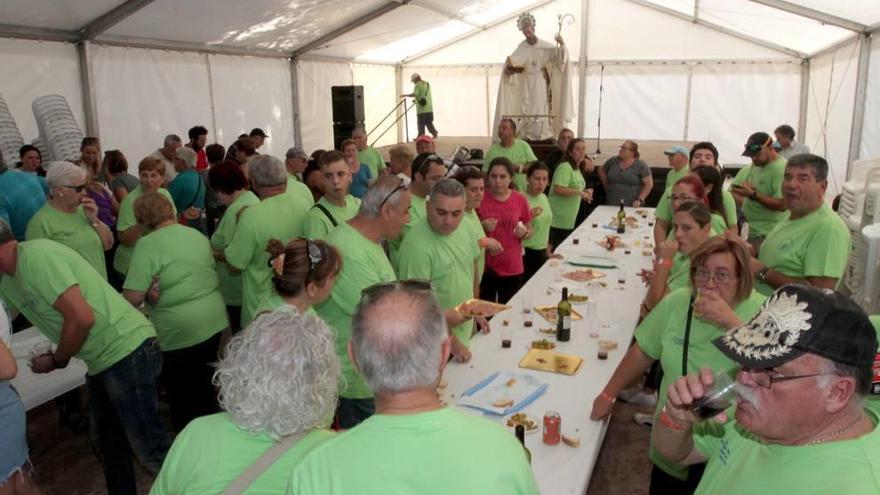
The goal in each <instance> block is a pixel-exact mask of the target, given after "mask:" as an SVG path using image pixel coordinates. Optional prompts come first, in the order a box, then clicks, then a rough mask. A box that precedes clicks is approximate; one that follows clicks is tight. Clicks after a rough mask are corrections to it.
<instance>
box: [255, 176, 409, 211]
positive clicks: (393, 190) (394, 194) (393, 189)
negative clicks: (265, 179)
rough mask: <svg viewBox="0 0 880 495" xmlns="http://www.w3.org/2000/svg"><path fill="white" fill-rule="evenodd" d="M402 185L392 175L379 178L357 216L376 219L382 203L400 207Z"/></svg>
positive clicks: (362, 200) (364, 199)
mask: <svg viewBox="0 0 880 495" xmlns="http://www.w3.org/2000/svg"><path fill="white" fill-rule="evenodd" d="M251 170H253V165H251ZM251 174H253V172H251ZM402 185H403V180H402V179H401V178H400V177H397V176H394V175H385V176H382V177H379V178H378V179H376V181H375V182H373V183H372V184H371V185H370V187H369V188H367V192H366V193H364V197H363V198H361V208H360V210H359V211H358V214H360V215H364V216H365V217H368V218H378V217H379V214H380V213H381V211H380V209H381V207H382V202H383V201H384V202H385V204H386V205H392V206H394V207H395V208H396V207H397V206H399V205H400V198H401V196H403V192H405V191H406V188H401V187H400V186H402Z"/></svg>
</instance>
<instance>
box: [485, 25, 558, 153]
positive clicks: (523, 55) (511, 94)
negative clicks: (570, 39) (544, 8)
mask: <svg viewBox="0 0 880 495" xmlns="http://www.w3.org/2000/svg"><path fill="white" fill-rule="evenodd" d="M516 26H517V28H518V29H519V30H520V31H521V32H522V33H523V35H524V36H525V40H523V41H522V42H521V43H520V44H519V46H517V47H516V50H514V52H513V53H512V54H511V55H510V56H509V57H507V60H506V61H505V64H504V73H503V74H502V75H501V83H500V84H499V85H498V102H497V105H496V107H495V125H494V132H495V133H497V132H498V125H499V123H500V122H501V119H503V118H509V119H513V120H514V121H515V122H516V124H517V130H518V131H519V136H520V137H521V138H523V139H528V140H532V141H537V140H541V139H547V138H552V137H554V136H556V135H557V134H558V133H559V131H561V130H562V129H563V128H564V127H566V125H567V123H568V122H570V121H571V120H572V118H573V116H574V109H573V106H572V96H571V85H570V84H569V82H570V78H569V75H568V50H567V49H566V47H565V42H564V41H563V40H562V36H560V34H559V33H557V34H556V45H553V44H551V43H548V42H546V41H542V40H540V39H538V37H537V36H536V35H535V17H534V16H533V15H531V14H529V13H524V14H522V15H520V16H519V18H518V19H517V21H516ZM560 26H561V24H560Z"/></svg>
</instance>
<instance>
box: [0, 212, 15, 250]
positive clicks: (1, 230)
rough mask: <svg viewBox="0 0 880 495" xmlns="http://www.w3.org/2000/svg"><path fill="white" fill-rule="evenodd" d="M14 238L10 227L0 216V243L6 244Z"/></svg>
mask: <svg viewBox="0 0 880 495" xmlns="http://www.w3.org/2000/svg"><path fill="white" fill-rule="evenodd" d="M14 240H15V234H13V233H12V227H10V226H9V224H8V223H6V220H3V219H2V218H0V244H6V243H7V242H9V241H14Z"/></svg>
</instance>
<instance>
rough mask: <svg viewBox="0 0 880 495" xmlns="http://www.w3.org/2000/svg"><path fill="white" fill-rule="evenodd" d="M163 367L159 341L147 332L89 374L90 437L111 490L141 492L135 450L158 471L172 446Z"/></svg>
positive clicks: (152, 468) (141, 460)
mask: <svg viewBox="0 0 880 495" xmlns="http://www.w3.org/2000/svg"><path fill="white" fill-rule="evenodd" d="M161 369H162V353H161V351H160V350H159V343H158V342H157V341H156V339H155V338H149V339H147V340H144V341H143V343H141V345H140V346H139V347H138V348H137V349H135V350H134V351H132V352H131V354H129V355H128V356H126V357H124V358H122V359H120V360H119V361H117V362H116V364H114V365H113V366H111V367H109V368H107V369H106V370H104V371H102V372H100V373H98V374H96V375H89V376H87V377H86V386H87V387H88V391H89V413H90V419H91V431H92V441H93V443H94V445H95V447H96V450H97V453H98V457H99V458H100V459H101V463H102V465H103V469H104V480H105V481H106V482H107V491H108V493H110V494H111V495H115V494H136V493H137V483H136V481H135V475H134V464H133V463H132V459H131V456H132V454H134V455H136V456H137V458H138V460H139V461H140V463H141V464H142V465H143V466H144V467H145V468H146V469H147V471H149V472H150V473H151V474H154V475H155V474H156V473H158V472H159V469H160V468H161V467H162V461H164V460H165V454H167V453H168V448H169V447H171V437H170V436H169V435H168V430H166V429H165V426H164V425H163V424H162V421H161V420H160V419H159V397H158V393H157V390H156V379H157V378H158V377H159V372H160V371H161Z"/></svg>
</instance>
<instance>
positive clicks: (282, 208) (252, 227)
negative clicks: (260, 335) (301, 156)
mask: <svg viewBox="0 0 880 495" xmlns="http://www.w3.org/2000/svg"><path fill="white" fill-rule="evenodd" d="M291 198H293V196H292V195H291V194H289V191H288V192H285V193H283V194H279V195H276V196H271V197H269V198H266V199H264V200H262V201H260V202H259V203H258V204H255V205H253V206H251V207H249V208H248V209H247V210H245V211H244V213H242V215H241V217H240V218H239V220H238V226H237V227H236V228H235V233H234V234H233V236H232V241H231V242H230V243H229V245H228V246H226V249H225V250H224V253H225V254H226V261H227V263H229V265H231V266H232V267H234V268H237V269H239V270H241V271H242V272H244V274H243V278H242V296H243V301H242V307H241V327H242V328H245V327H246V326H248V324H250V322H251V321H252V320H253V319H254V311H256V309H257V306H258V305H259V304H260V301H262V300H263V298H264V297H266V296H267V295H268V294H269V291H271V290H272V282H271V279H272V277H271V269H270V268H269V253H267V252H266V245H267V244H268V243H269V240H270V239H278V240H279V241H281V242H283V243H285V244H286V243H287V242H289V241H290V240H291V239H294V238H296V237H299V236H300V235H302V224H303V220H305V216H306V212H307V211H308V208H304V207H303V204H302V202H301V201H299V200H294V199H291Z"/></svg>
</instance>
